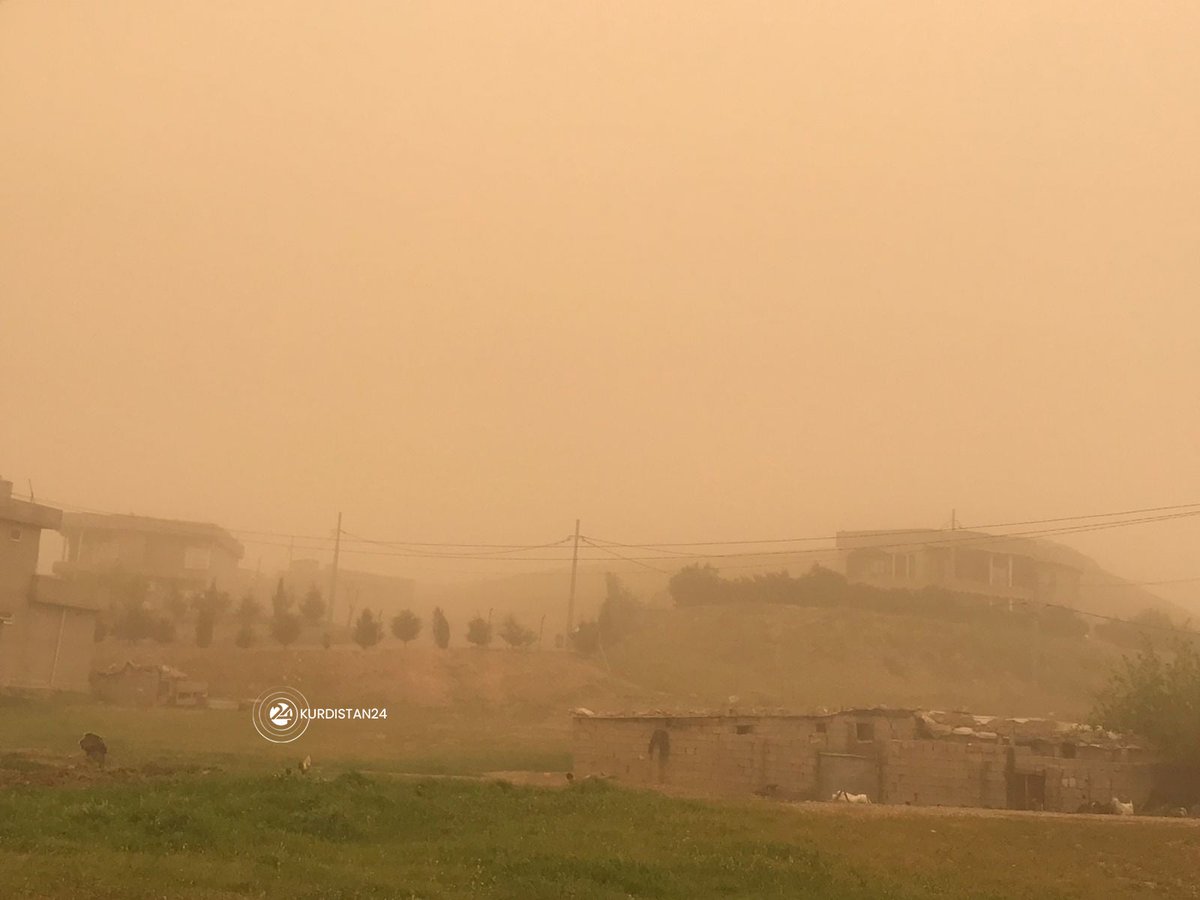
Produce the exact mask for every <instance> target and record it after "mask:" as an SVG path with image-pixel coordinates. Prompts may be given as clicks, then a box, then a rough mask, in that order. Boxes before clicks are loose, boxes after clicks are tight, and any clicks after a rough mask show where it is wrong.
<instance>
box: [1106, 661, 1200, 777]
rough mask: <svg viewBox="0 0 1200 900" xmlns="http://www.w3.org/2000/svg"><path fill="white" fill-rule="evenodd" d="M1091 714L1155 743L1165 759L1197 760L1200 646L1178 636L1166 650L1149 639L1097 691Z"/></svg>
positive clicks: (1199, 751)
mask: <svg viewBox="0 0 1200 900" xmlns="http://www.w3.org/2000/svg"><path fill="white" fill-rule="evenodd" d="M1093 720H1094V721H1095V722H1096V723H1097V724H1099V725H1103V726H1104V727H1105V728H1108V729H1110V730H1112V731H1129V732H1133V733H1134V734H1138V735H1141V736H1142V737H1144V738H1146V739H1147V740H1149V741H1150V742H1151V743H1152V744H1154V746H1155V748H1156V749H1157V750H1158V751H1159V752H1160V753H1161V754H1162V755H1163V756H1164V757H1165V758H1167V759H1168V760H1170V761H1172V762H1176V763H1182V764H1185V765H1200V651H1198V650H1197V643H1196V640H1195V639H1193V638H1177V639H1176V640H1175V642H1174V644H1173V647H1172V651H1171V653H1170V655H1167V654H1164V653H1160V652H1159V651H1158V650H1156V649H1155V647H1154V645H1153V644H1150V643H1149V642H1147V643H1146V645H1145V648H1144V649H1142V650H1141V651H1139V652H1138V653H1137V655H1135V656H1133V657H1128V656H1126V657H1125V658H1124V659H1123V660H1122V663H1121V666H1120V667H1119V668H1118V669H1117V670H1115V671H1114V672H1112V673H1111V675H1110V676H1109V681H1108V684H1107V685H1106V686H1105V687H1104V689H1103V690H1102V691H1101V692H1100V694H1099V696H1098V697H1097V702H1096V709H1095V711H1094V712H1093Z"/></svg>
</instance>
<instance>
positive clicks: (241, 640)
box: [233, 625, 258, 650]
mask: <svg viewBox="0 0 1200 900" xmlns="http://www.w3.org/2000/svg"><path fill="white" fill-rule="evenodd" d="M233 642H234V643H235V644H237V645H238V646H239V647H241V648H242V649H243V650H245V649H246V648H247V647H253V646H254V645H255V644H257V643H258V635H257V634H256V633H255V631H254V626H253V625H242V627H241V628H239V629H238V633H237V636H236V637H234V639H233Z"/></svg>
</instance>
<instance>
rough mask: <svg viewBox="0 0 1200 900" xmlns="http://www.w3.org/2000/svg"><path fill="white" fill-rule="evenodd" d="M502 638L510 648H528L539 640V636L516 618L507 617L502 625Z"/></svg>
mask: <svg viewBox="0 0 1200 900" xmlns="http://www.w3.org/2000/svg"><path fill="white" fill-rule="evenodd" d="M500 637H501V638H502V639H503V640H504V642H505V643H506V644H508V645H509V646H510V647H513V648H518V647H528V646H529V645H530V644H532V643H533V642H534V641H536V640H537V635H536V634H534V632H533V631H532V630H531V629H529V628H526V627H525V626H524V625H522V624H521V623H520V622H518V621H517V619H516V617H515V616H506V617H505V619H504V622H503V623H502V624H501V625H500Z"/></svg>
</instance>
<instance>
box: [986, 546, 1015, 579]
mask: <svg viewBox="0 0 1200 900" xmlns="http://www.w3.org/2000/svg"><path fill="white" fill-rule="evenodd" d="M1011 559H1012V557H1010V556H1008V555H1007V554H1005V553H993V554H992V561H991V569H990V571H989V578H988V584H990V585H991V586H992V587H1012V564H1011Z"/></svg>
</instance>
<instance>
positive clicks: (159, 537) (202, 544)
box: [54, 513, 244, 591]
mask: <svg viewBox="0 0 1200 900" xmlns="http://www.w3.org/2000/svg"><path fill="white" fill-rule="evenodd" d="M60 530H61V531H62V533H63V536H64V538H65V541H64V542H63V558H62V560H61V561H59V562H56V563H55V564H54V571H55V574H60V575H63V576H66V577H70V576H77V575H98V574H104V573H107V572H112V571H114V570H121V571H122V572H125V573H128V574H133V575H140V576H142V577H143V578H145V579H146V580H147V582H148V583H149V584H150V585H151V586H152V587H154V588H158V589H172V588H173V589H178V590H182V591H195V590H203V589H204V588H207V587H208V586H209V585H211V584H213V583H214V582H215V583H216V585H217V588H218V589H219V590H233V589H234V588H235V587H236V586H237V582H238V561H239V560H240V559H241V558H242V556H243V554H244V550H243V548H242V545H241V544H240V543H239V542H238V541H237V540H235V539H234V537H233V536H232V535H231V534H230V533H229V532H228V531H226V530H225V529H224V528H221V527H220V526H218V525H213V524H210V523H207V522H182V521H177V520H174V519H154V518H150V517H148V516H134V515H106V514H96V513H66V514H64V515H63V516H62V525H61V528H60Z"/></svg>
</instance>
